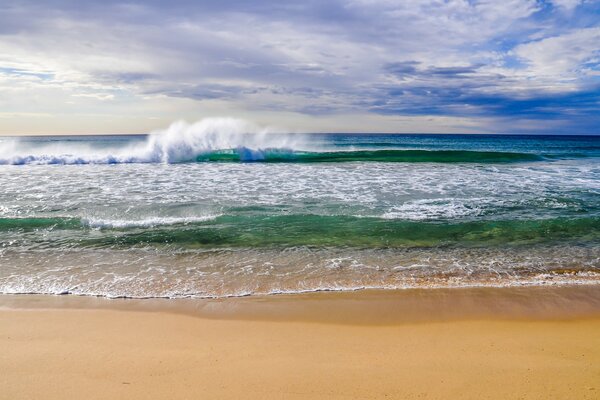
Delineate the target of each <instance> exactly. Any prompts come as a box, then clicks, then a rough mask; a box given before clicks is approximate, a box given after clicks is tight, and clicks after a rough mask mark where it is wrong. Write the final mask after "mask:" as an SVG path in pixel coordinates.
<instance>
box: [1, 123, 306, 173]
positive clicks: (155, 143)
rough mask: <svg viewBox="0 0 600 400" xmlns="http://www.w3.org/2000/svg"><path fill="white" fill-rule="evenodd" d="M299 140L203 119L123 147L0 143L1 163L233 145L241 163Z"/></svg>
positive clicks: (118, 159)
mask: <svg viewBox="0 0 600 400" xmlns="http://www.w3.org/2000/svg"><path fill="white" fill-rule="evenodd" d="M302 142H303V139H302V136H300V135H292V134H287V135H276V134H273V132H272V130H271V129H270V128H268V127H260V126H258V125H256V124H253V123H251V122H249V121H245V120H242V119H236V118H206V119H203V120H201V121H199V122H196V123H193V124H188V123H186V122H184V121H179V122H175V123H173V124H171V126H169V127H168V128H167V129H165V130H159V131H155V132H152V133H151V134H150V135H149V136H148V137H147V138H146V140H145V141H140V142H137V143H132V144H128V145H126V146H124V147H114V145H113V146H109V147H104V148H103V147H102V146H97V145H94V143H93V142H85V141H83V142H77V141H60V142H51V141H48V142H46V141H40V142H31V141H26V140H20V139H12V140H5V141H2V142H0V164H12V165H22V164H118V163H159V162H163V163H177V162H185V161H193V160H195V159H196V157H198V156H199V155H202V154H206V153H210V152H214V151H218V150H225V149H234V150H236V151H237V152H238V154H239V156H240V159H241V160H243V161H251V160H260V159H263V158H264V151H265V150H266V149H273V148H277V149H292V148H297V147H298V146H300V145H301V144H302Z"/></svg>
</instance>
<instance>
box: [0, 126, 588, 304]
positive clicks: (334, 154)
mask: <svg viewBox="0 0 600 400" xmlns="http://www.w3.org/2000/svg"><path fill="white" fill-rule="evenodd" d="M598 283H600V137H594V136H503V135H375V134H362V135H360V134H352V135H348V134H330V135H297V134H296V135H294V134H276V133H269V132H265V131H261V130H259V129H257V128H255V127H253V126H251V125H249V124H247V123H243V122H240V121H236V120H208V121H204V122H202V123H200V124H195V125H186V124H175V125H173V126H172V127H171V128H169V129H168V130H166V131H164V132H156V133H153V134H150V135H139V136H71V137H27V138H0V293H52V294H57V293H61V294H63V293H71V294H80V295H99V296H107V297H225V296H243V295H258V294H272V293H297V292H306V291H318V290H356V289H361V288H390V289H398V288H413V287H420V288H437V287H463V286H515V285H554V284H598Z"/></svg>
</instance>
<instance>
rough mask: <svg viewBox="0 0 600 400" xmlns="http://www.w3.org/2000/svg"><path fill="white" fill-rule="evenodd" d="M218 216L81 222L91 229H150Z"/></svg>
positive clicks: (201, 220)
mask: <svg viewBox="0 0 600 400" xmlns="http://www.w3.org/2000/svg"><path fill="white" fill-rule="evenodd" d="M217 217H218V215H198V216H193V217H150V218H144V219H101V218H83V219H82V220H81V222H82V223H83V224H84V225H86V226H89V227H91V228H100V229H108V228H138V227H139V228H149V227H155V226H160V225H176V224H191V223H194V222H204V221H211V220H214V219H215V218H217Z"/></svg>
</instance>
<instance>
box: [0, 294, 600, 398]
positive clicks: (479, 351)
mask: <svg viewBox="0 0 600 400" xmlns="http://www.w3.org/2000/svg"><path fill="white" fill-rule="evenodd" d="M569 290H572V291H571V292H569V291H566V292H564V293H570V294H569V295H565V294H564V293H563V294H561V292H560V291H559V292H556V291H552V290H549V291H539V292H537V294H535V295H534V296H531V298H530V300H529V301H524V300H523V299H520V300H518V301H517V303H516V304H520V307H516V306H515V310H516V311H514V312H513V313H512V314H511V313H510V312H507V311H506V310H504V312H494V311H493V309H490V308H489V307H487V306H482V307H480V308H479V312H478V313H476V312H474V311H473V310H476V309H477V307H476V304H488V303H489V304H490V305H491V304H493V303H494V301H491V302H490V301H489V298H487V297H486V296H488V297H489V293H490V292H489V291H483V292H482V291H470V292H469V291H467V292H465V291H462V292H461V291H455V292H452V291H450V292H448V293H449V294H445V295H444V296H442V297H440V295H439V292H438V294H435V295H432V296H433V297H432V298H433V300H431V299H429V300H424V299H427V298H429V297H428V296H429V295H423V294H422V293H421V294H417V292H412V293H411V292H407V293H403V294H398V293H394V292H388V293H385V292H384V293H376V294H373V293H371V294H368V293H366V294H365V293H360V292H357V293H351V294H343V295H342V294H326V295H306V296H295V297H294V296H291V297H284V298H280V299H277V296H275V297H272V298H268V299H259V300H249V299H229V300H226V301H219V302H215V301H203V300H195V301H189V302H183V301H182V302H179V303H178V302H177V301H170V302H169V303H168V304H170V305H173V304H182V306H180V307H179V306H174V307H173V308H169V307H171V306H169V307H160V306H156V304H157V303H146V304H154V306H153V307H149V308H147V307H146V306H145V305H144V303H143V302H135V301H133V302H131V301H130V302H127V301H110V300H102V299H82V298H75V297H64V296H63V297H60V298H56V297H36V296H0V398H1V399H58V398H60V399H71V398H80V399H345V398H347V399H413V398H415V399H416V398H420V399H423V398H426V399H598V398H600V315H599V314H598V312H597V311H598V310H595V309H594V307H589V309H586V311H585V313H583V314H581V313H579V314H578V313H577V312H574V313H572V315H571V316H570V317H569V316H568V315H566V314H560V313H558V314H552V313H551V312H550V313H547V314H544V312H543V311H544V310H546V311H548V310H547V308H548V307H547V305H548V304H553V302H555V301H556V300H557V299H559V300H560V299H561V298H562V299H563V301H562V303H561V304H563V305H565V310H566V309H568V307H569V304H570V305H571V306H573V305H574V304H578V307H579V308H580V309H581V308H583V309H585V304H588V305H589V303H594V301H595V300H594V299H595V298H596V296H598V295H599V293H598V289H595V288H591V289H590V288H587V289H578V288H572V289H569ZM577 290H580V292H579V293H580V294H581V293H586V292H585V291H588V293H587V294H586V295H585V296H583V297H582V296H581V295H580V294H577ZM581 291H583V292H581ZM492 292H493V291H492ZM465 293H467V294H465ZM494 293H496V294H494V295H492V298H493V297H494V296H496V299H495V303H496V304H502V301H501V300H500V299H502V298H504V299H510V298H512V297H514V296H515V293H518V292H514V291H513V292H510V291H504V292H503V291H502V290H499V291H498V290H496V292H494ZM533 293H535V291H534V292H533ZM557 293H559V294H558V295H557ZM461 296H462V298H463V300H459V301H456V302H455V304H454V305H455V306H462V307H463V308H464V309H465V312H464V313H461V312H459V311H460V310H459V311H457V310H454V312H450V310H452V309H453V306H452V298H456V299H461ZM415 298H416V299H420V300H419V301H418V302H415V301H414V299H415ZM441 298H444V299H445V300H444V301H443V302H442V301H441V300H440V299H441ZM464 298H471V300H472V301H466V300H464ZM486 298H487V300H485V299H486ZM536 298H537V301H534V299H536ZM586 298H589V299H592V300H590V301H589V302H586V300H585V299H586ZM411 299H412V300H411ZM482 299H483V300H482ZM565 299H566V300H565ZM436 301H437V304H438V306H439V307H438V309H441V310H442V311H443V310H446V311H444V312H439V313H437V314H436V313H433V309H435V304H436ZM506 301H507V304H513V305H514V301H512V300H506ZM511 301H512V303H511ZM486 302H487V303H486ZM548 302H549V303H548ZM184 303H185V304H187V305H183V304H184ZM163 304H166V303H163ZM193 304H195V305H196V306H192V305H193ZM383 304H385V305H387V306H386V307H387V308H385V307H384V306H383ZM394 304H395V305H396V307H394ZM416 304H421V305H423V307H422V308H421V309H420V311H419V307H420V306H418V305H416ZM465 304H469V306H466V305H465ZM527 304H530V307H529V308H527V306H526V305H527ZM557 304H558V303H557ZM132 305H133V306H132ZM177 307H179V308H178V309H177ZM186 307H187V308H186ZM428 307H430V308H431V309H429V308H428ZM469 307H470V308H471V309H472V310H471V311H469ZM408 308H411V309H412V310H413V311H414V312H413V314H414V315H412V316H411V314H410V313H407V312H406V311H407V309H408ZM554 308H556V309H560V307H554ZM176 309H177V310H176ZM182 310H183V311H182ZM286 310H288V311H290V312H289V313H288V314H289V315H287V316H286ZM352 310H355V311H356V312H354V311H352ZM369 310H370V311H371V312H370V314H371V317H369V316H365V315H364V314H365V313H367V314H369ZM382 310H384V311H382ZM427 310H429V311H427ZM527 310H528V311H527ZM525 311H527V312H525ZM403 312H404V313H405V314H410V315H407V317H406V318H402V316H401V315H400V314H402V313H403ZM419 312H429V313H430V314H432V315H433V317H431V318H416V316H417V315H419ZM219 313H221V314H219ZM536 315H537V317H536ZM219 316H221V317H222V318H221V317H219ZM290 316H291V317H290ZM361 316H362V317H364V318H361ZM385 316H387V317H388V318H385ZM392 316H393V317H392ZM288 317H289V318H288Z"/></svg>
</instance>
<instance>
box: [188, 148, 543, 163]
mask: <svg viewBox="0 0 600 400" xmlns="http://www.w3.org/2000/svg"><path fill="white" fill-rule="evenodd" d="M542 159H543V157H542V156H539V155H536V154H528V153H510V152H496V151H469V150H356V151H324V152H303V151H286V150H278V149H266V150H259V151H255V150H251V149H230V150H224V151H215V152H211V153H207V154H201V155H198V156H197V157H196V161H199V162H201V161H218V162H266V163H294V162H296V163H325V162H353V161H362V162H368V161H371V162H436V163H506V162H523V161H539V160H542Z"/></svg>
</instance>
